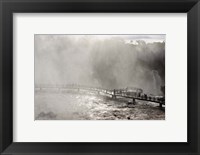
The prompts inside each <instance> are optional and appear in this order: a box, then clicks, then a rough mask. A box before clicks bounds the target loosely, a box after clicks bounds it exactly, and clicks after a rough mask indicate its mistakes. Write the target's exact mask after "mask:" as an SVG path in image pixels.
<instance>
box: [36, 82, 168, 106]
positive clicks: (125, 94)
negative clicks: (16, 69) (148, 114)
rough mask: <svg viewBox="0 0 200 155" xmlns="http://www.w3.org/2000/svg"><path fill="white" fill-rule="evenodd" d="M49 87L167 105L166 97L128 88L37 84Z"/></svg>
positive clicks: (39, 87) (41, 86) (45, 87)
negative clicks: (132, 90) (128, 89)
mask: <svg viewBox="0 0 200 155" xmlns="http://www.w3.org/2000/svg"><path fill="white" fill-rule="evenodd" d="M47 88H56V89H58V90H59V91H61V90H66V89H74V90H77V91H81V90H86V91H95V92H97V93H98V94H105V95H109V96H111V97H112V98H113V99H116V98H117V97H120V98H130V99H132V101H133V102H132V103H133V104H134V103H135V100H143V101H149V102H155V103H158V104H159V106H160V107H162V105H165V100H164V97H158V96H152V95H147V94H144V93H138V92H129V91H127V89H112V90H111V89H105V88H100V87H92V86H84V85H77V84H70V85H56V86H51V85H40V86H36V89H40V90H42V89H47Z"/></svg>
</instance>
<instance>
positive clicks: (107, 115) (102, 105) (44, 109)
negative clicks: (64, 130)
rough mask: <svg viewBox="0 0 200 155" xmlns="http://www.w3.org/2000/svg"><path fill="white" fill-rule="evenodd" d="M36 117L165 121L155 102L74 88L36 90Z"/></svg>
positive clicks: (37, 118)
mask: <svg viewBox="0 0 200 155" xmlns="http://www.w3.org/2000/svg"><path fill="white" fill-rule="evenodd" d="M35 119H36V120H164V119H165V111H164V109H160V108H159V107H158V104H157V103H152V102H145V101H137V102H136V104H132V102H131V100H130V99H124V98H117V99H111V97H110V96H105V95H103V94H96V93H88V92H87V93H86V92H83V91H82V92H74V91H62V92H59V91H52V92H50V91H37V92H35Z"/></svg>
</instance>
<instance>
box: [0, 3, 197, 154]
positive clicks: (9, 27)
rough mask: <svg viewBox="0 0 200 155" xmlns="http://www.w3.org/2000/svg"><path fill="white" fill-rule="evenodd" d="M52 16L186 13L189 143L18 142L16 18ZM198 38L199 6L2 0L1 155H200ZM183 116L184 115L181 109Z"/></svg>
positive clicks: (0, 63)
mask: <svg viewBox="0 0 200 155" xmlns="http://www.w3.org/2000/svg"><path fill="white" fill-rule="evenodd" d="M49 12H51V13H66V12H79V13H82V12H89V13H93V12H109V13H125V12H126V13H128V12H136V13H138V12H141V13H143V12H145V13H149V12H150V13H187V15H188V16H187V22H188V23H187V26H188V28H187V36H188V38H187V43H188V49H187V54H188V58H187V61H188V62H187V63H188V64H187V69H188V75H187V79H188V82H187V88H188V96H187V98H188V101H187V103H188V117H187V118H188V119H187V121H188V142H186V143H170V142H168V143H167V142H163V143H121V142H118V143H80V142H77V143H55V142H51V143H41V142H40V143H33V142H29V143H22V142H19V143H18V142H17V143H16V142H13V13H49ZM199 37H200V2H199V0H82V1H81V0H0V152H1V154H99V155H100V154H118V155H124V154H136V155H137V154H138V155H139V154H140V155H143V154H163V155H164V154H183V155H186V154H187V155H189V154H191V155H197V154H200V103H199V96H198V93H199V88H200V82H199V80H198V79H199V77H200V71H199V69H200V63H198V62H200V54H199V53H198V52H199V50H200V42H199ZM174 52H175V51H174ZM24 65H25V64H24ZM178 110H181V107H180V109H178ZM178 110H177V111H178ZM24 127H25V126H24ZM52 134H53V133H52Z"/></svg>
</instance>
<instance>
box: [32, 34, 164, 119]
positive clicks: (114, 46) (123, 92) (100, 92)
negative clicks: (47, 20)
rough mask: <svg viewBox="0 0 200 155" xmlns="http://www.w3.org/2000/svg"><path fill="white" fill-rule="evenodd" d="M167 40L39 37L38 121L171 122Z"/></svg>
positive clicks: (129, 36) (141, 36) (160, 37)
mask: <svg viewBox="0 0 200 155" xmlns="http://www.w3.org/2000/svg"><path fill="white" fill-rule="evenodd" d="M165 38H166V35H165V34H35V35H34V88H35V90H34V118H35V120H165Z"/></svg>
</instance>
